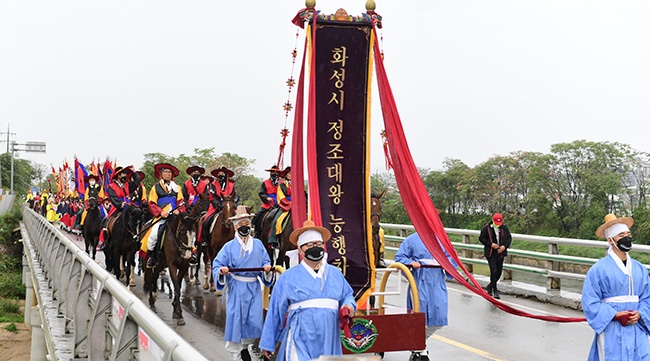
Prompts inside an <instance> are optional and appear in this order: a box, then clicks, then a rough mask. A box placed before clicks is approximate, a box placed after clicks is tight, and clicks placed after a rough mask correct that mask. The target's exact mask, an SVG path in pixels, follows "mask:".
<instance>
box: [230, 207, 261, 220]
mask: <svg viewBox="0 0 650 361" xmlns="http://www.w3.org/2000/svg"><path fill="white" fill-rule="evenodd" d="M253 217H255V215H254V214H252V213H248V209H246V206H243V205H239V206H237V209H235V215H234V216H232V217H230V218H228V219H229V220H231V221H236V220H238V219H243V218H248V219H252V218H253Z"/></svg>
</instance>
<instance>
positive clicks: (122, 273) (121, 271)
mask: <svg viewBox="0 0 650 361" xmlns="http://www.w3.org/2000/svg"><path fill="white" fill-rule="evenodd" d="M124 262H125V261H124V256H123V255H120V277H119V279H122V277H124V275H125V274H126V272H124ZM127 281H128V280H127Z"/></svg>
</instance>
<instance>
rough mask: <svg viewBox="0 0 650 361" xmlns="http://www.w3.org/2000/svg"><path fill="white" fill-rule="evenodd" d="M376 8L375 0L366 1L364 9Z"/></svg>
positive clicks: (371, 9)
mask: <svg viewBox="0 0 650 361" xmlns="http://www.w3.org/2000/svg"><path fill="white" fill-rule="evenodd" d="M376 8H377V4H375V0H368V1H366V10H368V11H375V9H376Z"/></svg>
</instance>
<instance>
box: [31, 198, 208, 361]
mask: <svg viewBox="0 0 650 361" xmlns="http://www.w3.org/2000/svg"><path fill="white" fill-rule="evenodd" d="M22 214H23V222H22V223H21V234H22V242H23V249H24V256H23V282H24V283H25V285H26V286H27V292H26V300H25V321H26V322H27V323H28V324H31V325H32V355H31V359H32V360H36V359H38V360H45V359H48V360H79V359H85V360H110V361H113V360H119V361H122V360H160V361H162V360H165V361H168V360H179V361H186V360H187V361H189V360H207V359H206V358H205V357H204V356H203V355H202V354H200V353H199V352H198V351H197V350H196V349H195V348H194V347H192V346H191V345H190V344H189V343H187V342H186V341H185V340H184V339H183V338H182V337H181V336H179V335H178V334H177V333H176V332H174V331H173V330H172V329H171V328H170V327H169V326H167V324H165V323H164V322H163V321H162V320H161V319H160V318H159V317H158V316H157V315H156V314H154V313H153V312H152V311H151V310H150V309H149V307H148V306H146V305H145V304H144V303H143V302H142V301H140V299H138V298H137V297H136V296H135V295H134V294H133V293H132V292H131V291H129V290H128V289H126V288H125V287H124V285H123V284H122V283H121V282H119V281H118V280H117V279H115V278H114V277H113V276H112V275H110V274H109V273H108V272H106V271H105V270H104V269H103V268H102V267H101V266H100V265H99V264H97V263H96V262H95V261H94V260H92V259H91V258H90V257H89V256H88V255H86V253H85V252H84V251H83V250H82V249H80V248H79V247H77V246H76V245H75V244H74V243H73V242H72V241H70V240H69V239H67V238H66V237H65V236H64V235H63V234H61V233H60V232H59V230H57V229H56V228H55V227H54V226H52V225H51V224H50V223H48V222H47V221H46V220H45V219H44V218H43V217H40V216H38V215H37V214H36V213H35V212H34V211H33V210H31V209H29V208H28V207H26V206H23V208H22Z"/></svg>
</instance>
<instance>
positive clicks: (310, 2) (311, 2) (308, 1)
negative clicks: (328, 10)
mask: <svg viewBox="0 0 650 361" xmlns="http://www.w3.org/2000/svg"><path fill="white" fill-rule="evenodd" d="M305 6H306V7H307V8H308V9H314V8H315V7H316V0H305Z"/></svg>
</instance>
